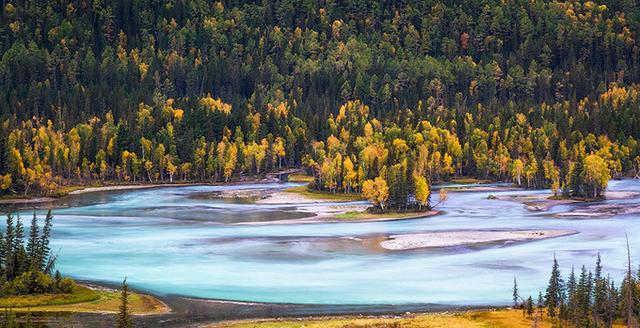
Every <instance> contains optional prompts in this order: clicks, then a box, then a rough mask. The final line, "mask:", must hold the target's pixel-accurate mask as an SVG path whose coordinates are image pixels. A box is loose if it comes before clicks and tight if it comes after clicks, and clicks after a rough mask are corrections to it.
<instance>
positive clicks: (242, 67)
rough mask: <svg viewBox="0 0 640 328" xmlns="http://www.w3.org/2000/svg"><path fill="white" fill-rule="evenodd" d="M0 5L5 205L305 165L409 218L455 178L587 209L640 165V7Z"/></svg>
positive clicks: (329, 185)
mask: <svg viewBox="0 0 640 328" xmlns="http://www.w3.org/2000/svg"><path fill="white" fill-rule="evenodd" d="M3 4H4V6H3V8H2V15H0V28H2V29H3V31H5V33H2V38H0V51H2V58H1V59H0V81H2V87H1V88H0V99H2V100H3V101H0V117H1V118H2V122H1V124H2V126H1V129H0V144H1V145H2V147H3V148H2V149H1V151H0V175H1V176H0V190H4V192H5V193H8V192H10V193H23V194H31V193H42V194H50V193H54V192H55V190H56V189H57V188H58V187H59V186H60V185H63V184H67V183H71V182H73V183H84V182H87V181H104V180H121V181H143V180H144V181H174V180H207V181H228V180H230V179H234V178H236V177H238V176H239V175H258V174H261V173H264V172H267V171H272V170H276V169H279V168H280V167H282V166H300V165H307V167H308V168H309V169H310V171H312V172H314V173H315V175H316V184H315V185H316V188H318V189H323V190H328V191H332V192H362V191H366V192H367V194H368V195H370V196H371V197H370V198H372V199H374V198H375V199H377V201H376V203H377V204H378V205H379V207H381V208H382V207H385V206H386V207H392V208H396V209H403V208H407V207H415V206H417V207H428V198H429V194H430V192H429V188H428V187H429V185H430V182H431V181H434V180H446V179H449V178H451V177H456V176H463V175H464V176H474V177H479V178H489V179H495V180H504V181H514V182H516V183H517V184H519V185H522V186H527V187H531V188H534V187H544V186H549V187H552V189H553V190H554V192H556V193H560V192H564V193H565V194H574V195H576V196H583V197H597V196H599V195H600V193H601V192H602V189H603V188H604V187H605V186H606V184H604V183H603V181H605V180H607V179H608V178H609V177H616V176H620V175H622V174H626V173H630V174H635V173H636V172H638V167H639V166H640V157H639V156H638V155H640V151H639V146H638V138H640V136H639V135H638V131H640V118H639V117H638V115H635V111H636V110H637V108H638V105H639V100H638V91H639V89H640V88H639V87H638V86H637V85H636V83H638V81H639V80H640V70H639V65H640V64H639V63H640V60H638V59H639V53H640V50H639V48H638V35H637V32H638V31H637V27H638V26H640V25H639V24H638V23H639V22H640V14H639V10H640V9H639V8H638V6H637V5H636V3H635V1H601V2H597V3H596V2H592V1H568V2H559V1H535V2H531V1H524V0H510V1H497V0H496V1H493V0H491V1H475V0H467V1H463V2H460V3H457V4H449V3H446V2H444V1H438V0H433V1H417V0H416V1H403V2H396V1H381V2H376V3H370V2H367V1H355V0H351V1H338V2H325V1H305V0H280V1H269V2H265V3H260V4H258V3H255V2H253V1H223V2H209V1H203V0H200V1H198V0H192V1H186V0H184V1H172V2H166V3H156V2H149V1H146V0H139V1H124V2H123V1H115V2H114V1H93V2H85V1H67V2H64V3H62V2H38V1H35V2H32V1H23V2H11V1H6V2H3ZM132 13H136V14H132ZM338 154H339V155H340V157H338V156H337V155H338ZM605 166H606V168H605ZM572 168H573V169H572ZM365 182H366V188H365ZM387 188H388V189H389V190H388V192H385V190H386V189H387ZM363 189H364V190H363ZM385 194H387V195H386V196H385ZM407 200H409V201H407ZM409 203H411V204H409Z"/></svg>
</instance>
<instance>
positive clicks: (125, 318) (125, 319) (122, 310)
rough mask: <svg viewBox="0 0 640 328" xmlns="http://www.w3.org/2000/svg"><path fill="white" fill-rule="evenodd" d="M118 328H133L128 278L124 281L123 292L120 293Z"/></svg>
mask: <svg viewBox="0 0 640 328" xmlns="http://www.w3.org/2000/svg"><path fill="white" fill-rule="evenodd" d="M116 327H117V328H132V327H133V321H132V319H131V313H130V310H129V286H128V285H127V278H126V277H125V278H124V280H123V281H122V292H121V293H120V307H119V309H118V317H117V320H116Z"/></svg>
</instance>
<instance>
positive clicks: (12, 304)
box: [0, 286, 100, 308]
mask: <svg viewBox="0 0 640 328" xmlns="http://www.w3.org/2000/svg"><path fill="white" fill-rule="evenodd" d="M98 298H100V295H99V294H98V293H97V292H96V291H94V290H92V289H89V288H87V287H84V286H76V287H75V288H74V289H73V292H72V293H70V294H37V295H19V296H9V297H3V298H0V308H16V307H35V306H42V305H63V304H73V303H81V302H90V301H95V300H97V299H98Z"/></svg>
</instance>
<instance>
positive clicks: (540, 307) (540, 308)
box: [536, 292, 544, 320]
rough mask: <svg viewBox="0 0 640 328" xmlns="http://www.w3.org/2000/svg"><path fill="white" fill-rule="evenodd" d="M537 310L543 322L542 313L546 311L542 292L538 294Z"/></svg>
mask: <svg viewBox="0 0 640 328" xmlns="http://www.w3.org/2000/svg"><path fill="white" fill-rule="evenodd" d="M536 308H537V309H538V318H539V319H540V320H542V311H543V309H544V298H543V297H542V292H538V301H537V302H536Z"/></svg>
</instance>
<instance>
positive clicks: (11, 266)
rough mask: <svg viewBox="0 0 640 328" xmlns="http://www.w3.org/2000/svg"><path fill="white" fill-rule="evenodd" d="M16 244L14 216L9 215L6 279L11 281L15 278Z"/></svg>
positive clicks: (5, 242)
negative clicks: (14, 248) (14, 247)
mask: <svg viewBox="0 0 640 328" xmlns="http://www.w3.org/2000/svg"><path fill="white" fill-rule="evenodd" d="M14 244H15V231H14V226H13V215H11V213H9V214H7V224H6V231H5V235H4V248H5V251H4V253H5V254H4V263H5V266H4V279H5V280H7V281H10V280H12V279H13V277H14V270H15V262H14V256H13V254H14V252H13V245H14Z"/></svg>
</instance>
